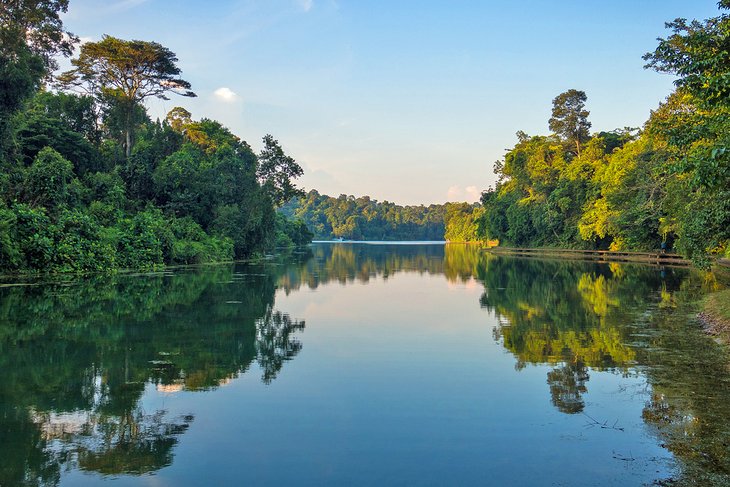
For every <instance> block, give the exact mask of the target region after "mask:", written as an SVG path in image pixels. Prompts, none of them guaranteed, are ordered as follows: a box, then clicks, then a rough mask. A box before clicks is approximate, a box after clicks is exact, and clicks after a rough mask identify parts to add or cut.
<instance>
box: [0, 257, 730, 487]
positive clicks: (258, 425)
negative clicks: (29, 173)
mask: <svg viewBox="0 0 730 487" xmlns="http://www.w3.org/2000/svg"><path fill="white" fill-rule="evenodd" d="M21 284H23V285H14V286H7V287H1V288H0V371H1V374H0V485H2V486H10V485H96V484H98V483H100V482H101V481H108V482H111V485H115V486H125V485H154V486H158V485H159V486H165V485H175V486H177V485H244V484H248V485H448V484H451V485H475V484H476V485H489V484H492V485H580V486H583V485H642V484H651V483H652V482H654V481H657V480H662V479H668V478H675V479H679V480H680V481H683V482H688V483H689V482H693V481H697V482H698V483H699V484H700V485H705V484H707V483H713V482H714V483H715V484H717V485H723V484H724V483H726V482H729V481H730V456H729V455H728V453H729V451H728V449H729V448H730V447H729V446H728V445H730V421H728V420H727V418H728V417H730V368H729V365H730V360H729V359H728V355H727V353H726V352H725V350H724V349H723V348H721V347H719V346H718V345H716V344H715V343H714V342H713V341H712V340H710V339H708V338H706V337H705V336H704V335H703V334H702V333H700V332H699V330H698V325H697V323H695V322H694V321H693V318H692V315H693V313H694V312H695V309H694V308H693V304H692V303H694V302H695V301H696V299H697V297H698V296H701V295H702V293H704V292H706V291H707V290H708V289H711V288H713V287H717V286H719V285H720V284H718V283H717V282H716V281H715V280H714V279H713V277H712V276H710V275H703V274H699V273H693V272H689V271H687V270H682V269H670V268H667V269H660V268H658V267H650V266H637V265H618V264H611V265H594V264H585V263H576V262H560V261H540V260H525V259H516V258H496V257H493V256H490V255H487V254H485V253H482V252H480V251H479V250H478V249H476V248H474V247H470V246H458V245H447V246H444V245H433V244H432V245H364V244H318V245H314V246H313V247H312V248H311V249H310V250H308V251H306V252H301V253H295V254H292V255H289V256H282V257H278V258H276V259H272V260H271V261H268V262H266V263H264V264H259V265H243V264H237V265H222V266H210V267H200V268H194V269H180V270H174V271H170V272H165V273H153V274H141V275H124V276H113V277H108V276H107V277H98V278H92V279H87V280H82V281H78V280H67V281H53V282H25V283H21Z"/></svg>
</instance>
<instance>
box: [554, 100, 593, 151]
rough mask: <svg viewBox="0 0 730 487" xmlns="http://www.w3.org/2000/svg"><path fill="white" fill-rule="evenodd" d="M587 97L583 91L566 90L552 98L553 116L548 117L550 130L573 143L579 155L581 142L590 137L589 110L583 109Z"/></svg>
mask: <svg viewBox="0 0 730 487" xmlns="http://www.w3.org/2000/svg"><path fill="white" fill-rule="evenodd" d="M587 99H588V97H587V96H586V94H585V92H584V91H578V90H572V89H571V90H568V91H566V92H564V93H561V94H559V95H558V96H556V97H555V99H553V116H552V117H550V121H549V127H550V130H552V131H553V132H555V133H556V134H558V135H559V136H561V137H562V138H563V139H565V140H566V141H568V142H571V143H573V144H575V148H576V151H577V154H578V155H580V147H581V144H582V143H583V142H585V141H587V140H588V139H589V138H590V132H589V130H590V128H591V123H590V122H589V121H588V115H589V114H590V112H589V111H588V110H586V109H585V102H586V100H587Z"/></svg>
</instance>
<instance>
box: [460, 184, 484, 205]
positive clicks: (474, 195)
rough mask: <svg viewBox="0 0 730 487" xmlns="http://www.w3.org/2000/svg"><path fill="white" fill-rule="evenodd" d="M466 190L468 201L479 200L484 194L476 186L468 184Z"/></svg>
mask: <svg viewBox="0 0 730 487" xmlns="http://www.w3.org/2000/svg"><path fill="white" fill-rule="evenodd" d="M464 192H465V193H466V196H467V198H468V199H467V201H469V202H471V201H479V197H480V196H481V195H482V192H481V191H479V190H478V189H477V187H476V186H467V187H466V188H464Z"/></svg>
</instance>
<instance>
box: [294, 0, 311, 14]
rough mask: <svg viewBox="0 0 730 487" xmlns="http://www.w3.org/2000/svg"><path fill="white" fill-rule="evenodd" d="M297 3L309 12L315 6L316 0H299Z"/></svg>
mask: <svg viewBox="0 0 730 487" xmlns="http://www.w3.org/2000/svg"><path fill="white" fill-rule="evenodd" d="M297 3H298V4H299V7H301V9H302V10H304V11H305V12H309V11H310V10H312V7H314V0H297Z"/></svg>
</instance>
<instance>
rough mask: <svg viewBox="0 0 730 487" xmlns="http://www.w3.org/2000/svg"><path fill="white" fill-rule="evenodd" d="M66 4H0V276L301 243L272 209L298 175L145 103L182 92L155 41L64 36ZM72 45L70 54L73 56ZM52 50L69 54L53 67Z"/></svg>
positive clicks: (300, 230)
mask: <svg viewBox="0 0 730 487" xmlns="http://www.w3.org/2000/svg"><path fill="white" fill-rule="evenodd" d="M67 8H68V1H67V0H48V1H42V2H10V3H4V4H3V9H2V10H0V94H1V95H0V169H1V173H0V271H6V272H7V271H10V272H18V271H35V270H42V271H72V272H85V271H93V270H109V269H126V268H153V267H156V266H160V265H165V264H190V263H202V262H211V261H226V260H232V259H234V258H235V259H241V258H247V257H250V256H253V255H257V254H261V253H263V252H265V251H267V250H269V249H272V248H274V247H275V246H289V245H294V244H302V243H306V242H309V241H310V240H311V234H310V233H309V231H308V230H307V228H306V227H305V226H304V225H303V224H301V223H298V222H293V221H287V220H286V219H285V218H284V217H283V216H282V215H279V214H277V212H276V208H278V207H279V206H281V205H282V204H283V203H284V202H285V201H287V200H289V199H291V198H292V197H293V196H295V195H297V194H301V193H302V192H301V190H300V189H298V188H297V187H296V186H295V185H294V183H293V180H294V179H296V178H297V177H299V176H300V175H301V174H302V169H301V167H300V166H299V165H298V164H297V163H296V161H295V160H294V159H293V158H292V157H290V156H288V155H287V154H285V153H284V150H283V149H282V147H281V145H280V144H279V142H278V141H277V140H276V139H274V137H272V136H271V135H266V136H265V137H264V138H263V150H262V151H261V152H260V153H259V154H256V153H254V151H253V150H252V148H251V146H250V145H249V144H248V143H247V142H245V141H243V140H241V139H240V138H238V137H237V136H236V135H234V134H233V133H231V131H230V130H228V129H227V128H226V127H224V126H223V125H222V124H220V123H219V122H216V121H215V120H210V119H206V118H202V119H199V120H194V119H193V117H192V115H191V114H190V113H189V112H188V111H187V110H185V109H183V108H180V107H176V108H173V109H172V110H171V111H170V112H169V113H168V115H167V117H166V118H165V119H164V120H156V121H153V120H151V119H150V117H149V116H148V114H147V112H146V109H145V106H144V102H145V101H146V100H148V99H151V98H162V99H165V100H168V99H170V98H171V97H172V96H183V97H193V96H195V93H194V92H193V91H191V86H190V83H189V82H187V81H185V80H184V79H182V78H181V77H180V74H181V69H180V68H179V67H178V64H177V62H178V59H177V57H176V56H175V54H174V53H173V52H172V51H170V50H169V49H168V48H166V47H164V46H162V45H160V44H158V43H156V42H147V41H138V40H131V41H129V40H123V39H118V38H115V37H112V36H104V38H103V39H102V40H100V41H98V42H88V43H85V44H81V45H80V46H79V47H78V50H77V51H74V48H75V46H77V45H78V39H77V38H76V37H75V36H74V35H73V34H71V33H69V32H67V31H65V30H64V27H63V24H62V21H61V18H60V16H59V15H60V14H61V13H63V12H66V11H67ZM75 52H76V55H75V57H73V55H74V53H75ZM58 57H73V59H72V60H71V64H72V69H71V70H68V71H66V72H64V73H61V74H55V73H54V72H55V71H56V70H57V68H58V61H57V58H58Z"/></svg>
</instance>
